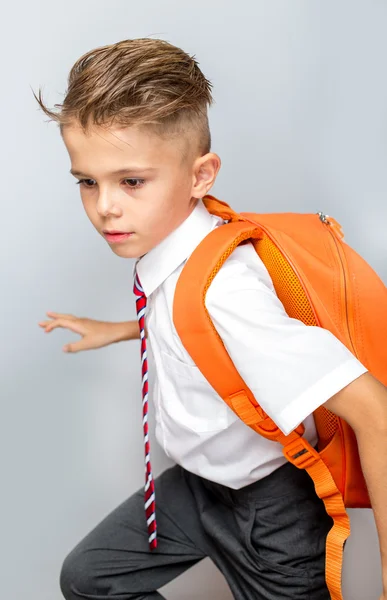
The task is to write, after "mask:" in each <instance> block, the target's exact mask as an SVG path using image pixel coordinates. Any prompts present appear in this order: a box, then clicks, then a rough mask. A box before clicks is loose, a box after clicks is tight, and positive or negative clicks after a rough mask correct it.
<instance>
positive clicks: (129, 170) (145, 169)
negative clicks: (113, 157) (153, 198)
mask: <svg viewBox="0 0 387 600" xmlns="http://www.w3.org/2000/svg"><path fill="white" fill-rule="evenodd" d="M156 170H157V169H156V168H155V167H135V166H134V167H126V168H124V169H118V171H111V173H108V175H125V174H126V173H148V172H153V171H156ZM70 173H71V175H74V176H75V177H88V175H85V173H81V171H75V170H74V169H70Z"/></svg>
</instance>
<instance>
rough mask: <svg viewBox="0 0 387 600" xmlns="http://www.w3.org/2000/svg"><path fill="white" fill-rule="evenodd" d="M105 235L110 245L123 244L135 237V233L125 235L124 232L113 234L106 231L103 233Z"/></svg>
mask: <svg viewBox="0 0 387 600" xmlns="http://www.w3.org/2000/svg"><path fill="white" fill-rule="evenodd" d="M103 235H104V238H105V239H106V240H107V241H108V242H109V243H112V244H117V243H119V242H123V241H124V240H127V239H128V238H130V236H131V235H133V233H132V232H130V233H125V232H122V231H120V232H117V233H111V232H109V233H108V232H106V231H103Z"/></svg>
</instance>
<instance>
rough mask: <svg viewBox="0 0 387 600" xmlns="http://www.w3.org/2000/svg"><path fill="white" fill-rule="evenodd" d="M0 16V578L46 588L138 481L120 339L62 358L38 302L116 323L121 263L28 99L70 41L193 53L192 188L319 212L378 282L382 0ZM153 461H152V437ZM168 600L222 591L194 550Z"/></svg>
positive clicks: (79, 7)
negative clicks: (203, 166) (203, 114)
mask: <svg viewBox="0 0 387 600" xmlns="http://www.w3.org/2000/svg"><path fill="white" fill-rule="evenodd" d="M6 10H7V12H6V13H3V17H2V21H1V24H0V33H1V35H0V45H1V46H0V47H1V56H2V78H1V80H2V89H1V100H0V102H1V111H2V116H3V119H2V143H1V166H2V177H1V207H2V227H1V236H0V240H1V252H0V261H1V282H2V283H1V321H2V322H1V331H2V341H3V343H2V347H1V353H2V360H1V363H0V364H1V396H0V397H1V408H2V418H1V435H0V440H1V441H0V444H1V448H0V450H1V453H0V456H1V474H2V481H1V491H2V493H1V511H0V515H1V517H0V518H1V523H0V527H1V536H0V537H1V556H0V560H1V566H2V568H1V589H2V597H3V598H6V599H7V600H25V599H27V598H28V600H57V599H60V598H61V594H60V590H59V585H58V576H59V570H60V567H61V564H62V560H63V558H64V557H65V555H66V554H67V552H68V551H70V550H71V548H72V547H73V546H74V545H75V544H76V543H77V541H78V540H79V539H80V538H81V537H83V536H84V535H85V534H86V533H87V532H88V531H89V530H90V529H91V528H92V527H94V525H95V524H96V523H97V522H99V521H100V520H101V519H102V518H103V517H104V516H105V514H107V513H108V512H110V511H111V510H112V509H113V508H114V507H115V506H117V505H118V504H119V503H120V502H121V501H122V500H123V499H124V498H125V497H126V496H127V495H129V494H131V493H132V492H134V491H135V490H136V489H137V488H138V487H140V486H141V485H142V483H143V462H142V438H141V426H140V421H141V415H140V411H141V407H140V405H141V402H140V377H139V371H138V369H139V346H138V343H137V342H133V343H128V342H127V343H122V344H117V345H114V346H111V347H108V348H105V349H101V350H99V351H98V352H95V351H89V352H83V353H79V354H75V355H67V354H65V353H63V352H62V350H61V348H62V346H63V345H64V343H65V342H69V341H72V340H74V341H75V339H78V336H77V335H75V334H72V333H70V332H68V331H65V330H56V331H54V332H53V333H51V334H50V335H46V336H45V334H44V333H43V332H42V331H41V330H40V328H39V327H38V324H37V323H38V321H40V320H42V319H44V317H45V311H46V310H53V311H57V312H66V313H74V314H76V315H78V316H89V317H92V318H96V319H104V320H112V321H114V320H126V319H133V318H134V317H135V312H134V302H133V299H132V287H131V286H132V281H131V272H132V261H127V260H123V259H119V258H118V257H117V256H115V255H114V254H113V253H112V252H111V250H110V249H109V246H108V245H107V244H106V243H104V241H103V240H102V238H101V237H100V236H99V235H98V234H97V232H96V231H95V230H94V229H93V227H92V225H91V223H90V222H89V221H88V219H87V217H86V215H85V214H84V213H83V208H82V205H81V201H80V198H79V191H78V188H75V185H74V182H75V180H74V179H73V178H72V177H71V175H70V174H69V173H68V170H69V168H70V162H69V158H68V156H67V153H66V150H65V147H64V145H63V142H62V141H61V139H60V135H59V132H58V130H57V127H56V125H55V124H54V123H47V122H46V121H47V117H45V115H43V113H42V112H41V111H39V110H38V105H37V104H36V102H35V100H34V98H33V95H32V91H31V89H30V86H32V87H33V89H34V90H35V91H37V89H38V86H39V85H42V86H43V91H44V98H45V100H46V101H47V102H48V104H49V106H51V107H52V106H53V105H54V103H56V102H61V101H62V99H63V94H64V91H65V88H66V78H67V74H68V72H69V70H70V68H71V66H72V64H73V63H74V62H75V60H76V59H77V58H78V57H79V56H80V55H81V54H83V53H85V52H87V51H88V50H90V49H92V48H94V47H96V46H101V45H104V44H110V43H113V42H117V41H118V40H120V39H124V38H131V37H144V36H153V37H161V38H164V39H167V40H168V41H170V42H172V43H174V44H176V45H178V46H181V47H182V48H184V49H185V50H186V51H187V52H189V53H191V54H195V55H196V57H197V59H198V60H199V62H200V66H201V68H202V70H203V71H204V73H205V75H206V76H207V77H208V78H209V79H211V81H212V82H213V84H214V95H215V100H216V104H215V105H214V107H213V108H212V109H211V112H210V123H211V129H212V135H213V150H214V151H215V152H217V153H218V154H219V155H220V156H221V158H222V161H223V165H222V169H221V172H220V174H219V176H218V179H217V182H216V185H215V187H214V188H213V189H212V193H213V194H215V195H217V196H218V197H220V198H223V199H224V200H226V201H228V202H229V203H230V204H231V205H233V206H234V207H235V208H236V209H239V210H253V211H255V212H259V211H262V212H270V211H273V212H276V211H300V212H305V211H307V212H316V211H318V210H322V211H324V212H326V213H328V214H330V215H332V216H335V217H336V218H337V219H338V220H339V222H341V223H342V225H343V227H344V231H345V232H346V239H347V241H348V242H349V243H350V244H351V245H353V246H354V247H355V249H356V250H357V251H358V252H359V253H360V254H362V255H363V256H364V257H365V258H366V260H368V261H369V262H370V264H371V265H372V266H373V267H374V268H375V269H376V271H377V272H378V273H379V274H380V275H381V277H382V278H383V280H384V281H385V282H386V281H387V267H386V262H385V256H386V252H387V241H386V235H385V230H384V227H385V222H386V217H387V207H386V201H385V198H386V193H387V181H386V173H387V170H386V158H387V156H386V145H387V130H386V125H387V109H386V107H387V83H386V75H385V74H386V58H385V57H386V51H387V36H386V34H385V32H386V26H387V4H386V2H384V1H375V0H373V1H372V0H364V1H363V2H358V1H354V0H351V1H348V2H346V1H342V0H335V1H330V0H324V1H322V0H321V1H316V0H292V1H291V2H290V1H281V0H275V1H273V0H266V1H258V0H254V1H253V0H250V1H245V0H239V1H238V2H225V1H224V0H223V1H220V0H216V1H215V0H206V1H203V0H196V2H195V3H192V4H191V3H188V2H177V1H176V0H174V1H172V0H162V1H154V0H152V1H150V0H148V1H147V2H146V3H145V2H143V3H141V2H132V1H126V2H125V1H115V0H110V1H109V2H102V1H101V0H93V2H91V1H90V0H89V1H84V2H75V1H74V0H71V1H70V0H67V2H66V3H65V4H63V3H61V4H57V3H52V2H48V1H47V0H44V1H42V0H41V1H40V2H38V3H29V2H26V1H25V2H24V3H20V2H19V3H17V2H14V3H8V5H7V9H6ZM153 463H154V468H155V470H156V471H157V472H160V471H161V470H162V469H164V468H165V466H166V465H168V461H167V459H166V458H165V457H164V456H163V455H162V452H161V449H159V448H158V449H157V450H155V443H154V440H153ZM351 519H352V523H353V535H352V538H351V540H350V542H349V544H348V546H347V549H346V554H345V568H344V579H345V581H344V590H345V598H346V599H348V600H373V599H375V600H376V599H377V598H378V594H379V593H380V567H379V557H378V547H377V538H376V532H375V527H374V521H373V518H372V513H371V511H366V510H363V511H352V512H351ZM165 593H166V594H167V596H168V598H170V599H174V600H177V599H179V600H181V599H185V600H188V599H193V598H210V597H211V598H212V599H213V600H220V599H222V600H224V599H228V598H230V597H231V596H230V593H229V591H228V590H227V587H226V585H225V582H224V580H223V577H222V576H221V575H220V573H219V572H218V571H217V570H215V568H214V567H213V566H212V564H211V563H210V562H209V561H204V562H203V563H201V564H200V565H198V566H196V567H195V568H193V569H192V570H191V571H189V572H187V573H186V574H185V575H183V576H182V577H181V578H179V579H177V580H176V581H175V582H173V583H172V584H170V585H169V586H167V589H166V591H165Z"/></svg>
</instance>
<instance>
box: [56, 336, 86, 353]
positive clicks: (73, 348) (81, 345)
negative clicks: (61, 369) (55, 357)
mask: <svg viewBox="0 0 387 600" xmlns="http://www.w3.org/2000/svg"><path fill="white" fill-rule="evenodd" d="M85 340H86V338H82V339H81V340H79V341H78V342H74V343H73V344H66V345H65V346H63V352H67V353H69V354H70V353H71V354H75V353H76V352H80V351H81V350H89V349H90V348H92V346H90V344H89V343H88V342H87V341H85Z"/></svg>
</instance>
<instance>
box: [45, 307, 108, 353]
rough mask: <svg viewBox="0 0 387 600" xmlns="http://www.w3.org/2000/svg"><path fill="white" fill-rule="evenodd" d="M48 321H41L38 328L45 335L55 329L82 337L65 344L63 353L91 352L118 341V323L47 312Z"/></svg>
mask: <svg viewBox="0 0 387 600" xmlns="http://www.w3.org/2000/svg"><path fill="white" fill-rule="evenodd" d="M46 314H47V316H48V317H51V320H49V321H41V322H40V323H39V326H40V327H42V328H43V329H44V330H45V332H46V333H49V332H50V331H52V330H53V329H56V328H57V327H62V328H64V329H69V330H70V331H74V333H79V335H81V336H82V339H80V340H79V341H77V342H73V343H71V344H66V345H65V346H64V347H63V351H64V352H80V351H82V350H91V349H96V348H102V347H103V346H108V345H109V344H112V343H113V342H116V341H117V340H118V329H117V326H119V323H109V322H106V321H96V320H94V319H87V318H85V317H76V316H75V315H67V314H62V313H55V312H51V311H49V312H47V313H46Z"/></svg>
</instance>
